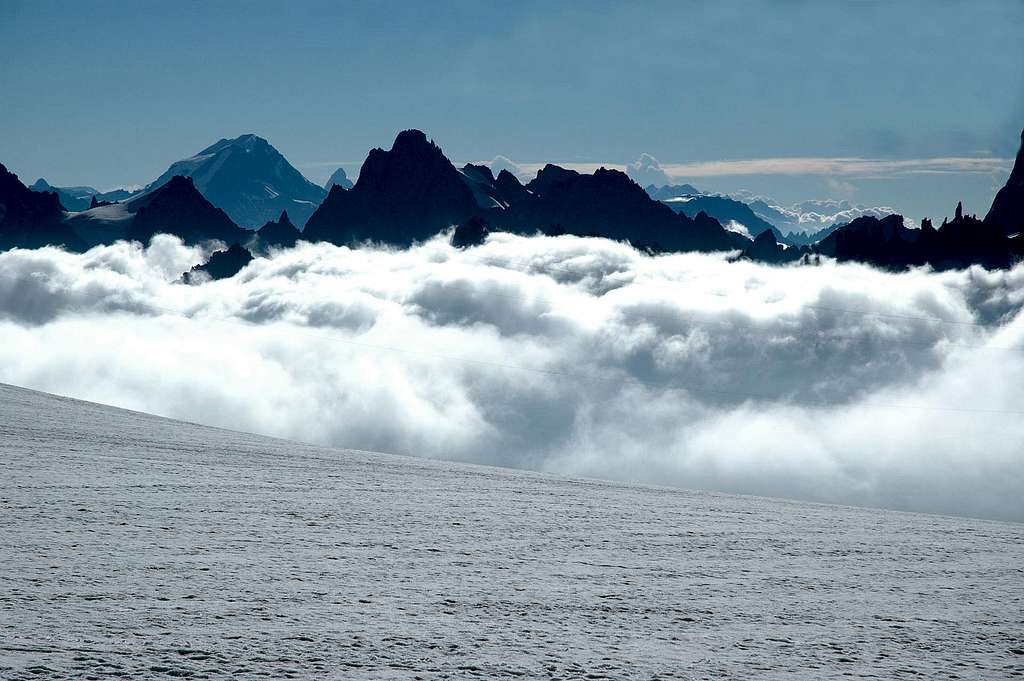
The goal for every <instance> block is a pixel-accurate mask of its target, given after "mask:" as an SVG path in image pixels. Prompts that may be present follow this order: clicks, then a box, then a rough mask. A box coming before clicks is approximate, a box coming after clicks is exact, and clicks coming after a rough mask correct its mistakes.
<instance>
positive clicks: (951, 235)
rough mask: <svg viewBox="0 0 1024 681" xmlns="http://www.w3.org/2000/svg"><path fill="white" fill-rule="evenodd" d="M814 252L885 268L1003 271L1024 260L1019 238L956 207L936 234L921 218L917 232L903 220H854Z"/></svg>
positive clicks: (895, 217) (1022, 241)
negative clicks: (975, 267)
mask: <svg viewBox="0 0 1024 681" xmlns="http://www.w3.org/2000/svg"><path fill="white" fill-rule="evenodd" d="M814 250H815V251H816V252H818V253H821V254H822V255H828V256H832V257H834V258H836V259H837V260H841V261H846V260H855V261H859V262H865V263H868V264H871V265H875V266H878V267H883V268H886V269H894V270H899V269H905V268H907V267H915V266H920V265H931V266H932V267H934V268H935V269H939V270H948V269H962V268H965V267H969V266H971V265H982V266H984V267H988V268H1006V267H1010V266H1011V265H1012V264H1013V263H1015V262H1017V261H1018V260H1019V259H1020V258H1021V256H1022V255H1024V239H1022V238H1021V237H1017V238H1013V239H1011V238H1010V237H1008V236H1007V235H1006V233H1005V231H1004V230H1003V228H1002V227H1000V226H998V225H994V224H991V223H988V222H983V221H982V220H979V219H978V218H977V217H975V216H969V215H964V214H963V207H962V205H961V204H957V208H956V214H955V217H954V218H953V220H951V221H950V220H945V221H943V223H942V225H941V226H939V227H938V229H936V228H935V227H933V226H932V223H931V221H930V220H928V219H927V218H925V219H924V220H923V221H922V223H921V228H920V229H910V228H908V227H906V226H905V225H904V224H903V216H901V215H889V216H887V217H884V218H881V219H879V218H876V217H874V216H864V217H859V218H857V219H855V220H853V221H852V222H850V223H849V224H847V225H843V226H841V227H839V228H837V229H836V230H835V231H834V232H832V234H830V235H829V236H827V237H826V238H825V239H823V240H822V241H821V242H820V243H819V244H817V246H816V247H815V248H814Z"/></svg>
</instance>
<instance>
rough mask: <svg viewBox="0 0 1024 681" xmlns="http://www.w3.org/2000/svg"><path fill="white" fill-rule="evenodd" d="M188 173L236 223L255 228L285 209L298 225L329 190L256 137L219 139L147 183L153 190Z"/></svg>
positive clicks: (204, 193)
mask: <svg viewBox="0 0 1024 681" xmlns="http://www.w3.org/2000/svg"><path fill="white" fill-rule="evenodd" d="M179 175H180V176H182V177H190V178H192V180H193V182H194V183H195V186H196V188H197V189H198V190H199V192H200V193H201V194H202V195H203V196H205V197H206V198H207V200H209V201H210V203H212V204H213V205H215V206H217V207H218V208H220V209H222V210H223V211H224V212H225V213H227V214H228V216H229V217H230V218H231V219H232V220H233V221H234V222H235V223H236V224H238V225H241V226H242V227H245V228H247V229H257V228H258V227H260V226H261V225H263V224H265V223H266V222H269V221H270V220H273V219H275V218H276V217H277V216H278V215H280V214H281V211H284V210H287V211H288V213H289V215H291V216H292V218H293V219H294V220H295V222H296V223H297V224H298V225H299V226H301V225H304V224H305V223H306V220H307V219H308V218H309V216H310V215H312V214H313V211H315V210H316V208H317V206H318V205H319V204H320V202H321V201H322V200H323V198H324V196H326V194H327V192H326V191H325V190H324V189H323V188H322V187H319V186H317V185H315V184H313V183H312V182H310V181H309V180H307V179H306V178H305V177H303V175H302V173H300V172H299V171H298V170H296V169H295V168H294V167H293V166H292V165H291V164H290V163H288V161H287V160H286V159H285V157H284V156H282V155H281V153H280V152H279V151H278V150H277V149H275V148H274V147H273V146H271V144H270V143H269V142H267V140H265V139H263V138H262V137H259V136H257V135H253V134H248V135H241V136H240V137H236V138H234V139H222V140H220V141H219V142H217V143H216V144H212V145H210V146H209V147H207V148H205V149H203V150H202V151H200V152H199V153H198V154H196V155H195V156H192V157H190V158H186V159H183V160H181V161H177V162H175V163H173V164H171V167H170V168H168V169H167V171H166V172H164V174H163V175H161V176H160V177H158V178H157V179H156V180H154V181H153V182H151V183H150V184H149V185H147V186H146V191H147V192H149V191H152V190H154V189H157V188H159V187H161V186H163V185H164V184H165V183H167V182H168V181H170V180H171V178H173V177H175V176H179Z"/></svg>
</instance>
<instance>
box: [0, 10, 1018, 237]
mask: <svg viewBox="0 0 1024 681" xmlns="http://www.w3.org/2000/svg"><path fill="white" fill-rule="evenodd" d="M1022 35H1024V3H1021V2H1017V1H1015V0H1014V1H1007V2H971V3H952V2H927V3H924V2H922V3H913V2H905V3H856V4H854V3H817V2H771V3H757V2H744V3H714V4H710V3H709V4H698V3H685V2H682V3H678V2H676V3H657V2H651V3H643V4H624V3H606V2H587V3H546V2H529V1H524V2H516V3H490V2H467V3H444V4H443V5H441V6H434V5H433V4H432V3H398V2H382V3H346V4H340V3H333V2H331V3H287V4H286V3H261V2H252V3H246V4H241V3H229V2H219V3H202V4H200V3H160V4H157V3H150V2H142V3H139V4H138V5H137V6H136V5H132V6H127V5H125V4H124V3H77V4H76V5H75V6H74V7H71V6H69V5H67V4H62V3H49V2H31V3H30V2H20V1H19V0H13V1H12V0H0V91H2V92H3V93H4V96H3V101H4V103H3V106H0V161H2V162H3V163H5V164H6V165H8V166H9V167H10V168H11V169H13V170H14V171H15V172H18V173H19V174H20V175H21V176H22V179H25V180H27V181H32V180H34V179H35V178H36V177H38V176H45V177H46V178H47V179H48V180H50V181H51V182H52V183H54V184H91V185H94V186H97V187H99V188H110V187H113V186H116V185H120V184H134V183H145V182H148V181H150V180H152V179H153V178H155V177H156V176H158V175H159V174H160V173H161V172H162V171H163V170H165V169H166V167H167V166H168V165H169V164H170V162H172V161H174V160H176V159H178V158H181V157H184V156H188V155H190V154H192V153H195V152H196V151H198V150H199V149H201V148H203V147H204V146H207V145H208V144H210V143H212V142H213V141H215V140H217V139H219V138H221V137H233V136H236V135H238V134H242V133H245V132H256V133H258V134H260V135H262V136H264V137H266V138H268V139H269V140H270V141H271V143H273V144H274V145H275V146H276V147H277V148H278V149H280V150H281V151H282V153H284V154H285V155H286V156H287V157H288V158H289V160H291V161H292V162H293V163H294V164H295V165H297V166H298V167H300V169H302V170H303V172H305V173H306V174H307V175H308V176H309V177H310V178H311V179H314V180H318V181H322V180H323V179H325V178H326V176H327V175H328V174H329V173H330V171H331V170H332V169H333V167H334V166H336V165H338V164H340V165H343V166H344V167H346V168H347V169H348V170H349V171H350V174H354V173H355V171H356V170H357V169H358V166H359V164H360V163H361V161H362V159H363V158H364V157H365V155H366V152H367V150H368V149H369V148H371V147H373V146H384V147H387V146H389V145H390V142H391V140H392V139H393V138H394V135H395V133H396V132H397V131H398V130H401V129H403V128H408V127H418V128H421V129H423V130H425V131H426V132H427V133H428V134H429V135H430V136H431V137H433V138H434V139H436V140H437V141H438V143H440V144H441V145H442V147H443V148H444V149H445V152H446V153H447V154H448V155H449V157H451V158H453V159H454V160H457V161H471V160H489V159H491V158H493V157H494V156H496V155H498V154H501V155H505V156H508V157H510V158H511V159H513V160H515V161H516V162H517V163H521V164H534V163H539V162H543V161H549V160H550V161H555V162H562V163H581V164H584V163H585V164H590V163H606V164H616V165H624V164H627V163H629V162H631V161H633V160H634V159H636V158H637V157H638V156H639V155H640V154H641V153H649V154H652V155H653V156H654V157H656V158H657V159H659V161H660V162H661V163H662V164H663V165H664V166H666V167H668V168H671V169H673V170H672V174H673V175H674V176H675V177H677V178H678V180H680V181H686V180H688V181H691V182H692V183H694V184H696V185H697V186H698V187H700V188H702V189H707V190H716V191H732V190H735V189H739V188H745V189H750V190H752V191H756V192H762V193H768V194H770V195H773V196H775V197H777V198H778V199H780V200H783V201H795V200H799V199H802V198H808V199H809V198H825V197H831V198H849V199H851V200H854V201H857V202H864V203H870V204H883V205H891V206H894V207H896V208H897V209H900V210H903V211H905V212H906V213H907V214H908V215H910V216H911V217H920V216H921V215H923V214H930V215H932V216H935V215H938V214H940V213H941V212H942V211H943V210H945V212H951V210H952V209H951V208H946V205H947V204H955V201H956V200H957V199H961V198H962V199H964V200H965V205H966V206H967V209H968V211H969V212H979V213H984V212H985V210H986V209H987V206H988V203H989V202H990V200H991V196H992V193H993V192H994V188H995V187H997V186H998V185H1000V184H1002V182H1003V181H1004V180H1005V176H1006V173H1007V172H1008V166H1007V165H1006V161H1005V160H1003V161H1001V160H1000V159H1006V158H1008V157H1012V156H1013V154H1014V152H1015V151H1016V148H1017V145H1018V143H1019V139H1020V137H1019V135H1020V131H1021V128H1022V127H1024V40H1022V39H1021V36H1022ZM851 158H854V159H871V160H873V161H878V162H879V163H873V164H862V163H853V164H850V163H848V162H846V161H844V160H842V159H851ZM963 158H969V159H973V161H972V162H966V161H948V162H940V163H938V165H936V163H935V162H933V161H929V162H928V163H923V164H922V163H916V164H914V163H912V164H909V165H908V164H902V165H901V164H893V163H889V164H886V163H881V161H895V160H913V161H922V160H924V161H927V160H929V159H963ZM778 159H788V160H786V161H778ZM794 159H819V161H817V162H815V161H807V163H806V166H801V165H800V162H799V161H797V160H794ZM820 159H832V160H834V159H840V160H839V161H833V162H831V163H826V164H824V165H823V164H822V163H821V162H820ZM979 159H981V160H982V161H978V160H979ZM723 160H724V161H730V162H731V163H726V164H722V163H719V162H720V161H723ZM750 160H758V161H760V163H759V164H750V163H747V162H748V161H750ZM711 162H715V163H711ZM737 162H740V163H737ZM823 168H824V169H823ZM936 168H940V169H939V170H936ZM677 171H678V172H679V173H682V174H679V175H677V174H676V172H677ZM754 171H756V172H754ZM709 173H710V174H709Z"/></svg>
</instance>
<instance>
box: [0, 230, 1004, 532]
mask: <svg viewBox="0 0 1024 681" xmlns="http://www.w3.org/2000/svg"><path fill="white" fill-rule="evenodd" d="M203 257H204V254H203V253H202V251H201V250H200V249H194V248H186V247H183V246H182V245H181V244H180V242H178V241H176V240H175V239H173V238H170V237H164V236H161V237H157V238H156V239H154V241H153V243H152V245H151V246H150V247H149V248H146V249H143V248H141V247H139V246H137V245H129V244H124V243H119V244H115V245H113V246H105V247H98V248H94V249H93V250H91V251H89V252H87V253H85V254H81V255H75V254H69V253H65V252H62V251H59V250H56V249H41V250H38V251H10V252H7V253H3V254H0V338H2V339H3V342H2V343H0V381H3V382H7V383H13V384H16V385H23V386H28V387H32V388H36V389H40V390H46V391H51V392H56V393H60V394H65V395H71V396H75V397H79V398H83V399H88V400H95V401H98V402H104V403H108V404H114V405H118V406H123V407H127V408H131V409H138V410H142V411H147V412H153V413H157V414H163V415H166V416H171V417H174V418H180V419H186V420H190V421H196V422H201V423H206V424H211V425H217V426H225V427H229V428H236V429H241V430H248V431H255V432H260V433H266V434H270V435H275V436H280V437H285V438H293V439H298V440H304V441H311V442H315V443H322V444H329V445H337V446H342V447H355V448H360V449H369V450H379V451H388V452H398V453H405V454H414V455H420V456H428V457H436V458H445V459H454V460H460V461H471V462H478V463H485V464H497V465H503V466H514V467H521V468H529V469H536V470H542V471H550V472H558V473H566V474H571V475H580V476H589V477H600V478H611V479H618V480H631V481H642V482H648V483H656V484H664V485H677V486H683V487H689V488H700V489H714V490H722V491H727V492H740V493H752V494H760V495H770V496H783V497H793V498H800V499H809V500H816V501H826V502H836V503H847V504H863V505H874V506H883V507H888V508H895V509H907V510H917V511H929V512H939V513H951V514H964V515H972V516H983V517H992V518H1003V519H1014V520H1024V502H1022V495H1021V491H1022V490H1024V418H1021V411H1024V356H1022V351H1024V319H1022V313H1021V306H1022V302H1024V267H1018V268H1016V269H1014V270H1012V271H1009V272H986V271H984V270H980V269H972V270H968V271H965V272H946V273H938V274H937V273H930V272H927V271H913V272H909V273H905V274H898V275H897V274H887V273H883V272H879V271H876V270H872V269H870V268H867V267H862V266H858V265H837V264H831V263H830V264H825V265H823V266H821V267H803V268H790V267H787V268H775V267H767V266H763V265H759V264H755V263H748V262H741V263H729V262H726V260H725V259H724V258H723V257H720V256H715V255H701V254H683V255H669V256H660V257H649V256H646V255H642V254H639V253H637V252H636V251H634V250H632V249H630V248H628V247H627V246H624V245H622V244H617V243H613V242H609V241H605V240H600V239H581V238H575V237H568V236H565V237H553V238H549V237H533V238H524V237H516V236H511V235H505V234H497V235H492V236H491V237H490V239H489V240H488V241H487V243H486V244H484V245H483V246H481V247H478V248H473V249H468V250H466V251H456V250H454V249H452V248H451V247H450V246H448V245H447V244H446V243H445V242H444V240H443V239H440V238H439V239H435V240H433V241H430V242H428V243H426V244H423V245H421V246H418V247H416V248H413V249H410V250H405V251H395V250H386V249H370V248H366V249H360V250H350V249H348V248H339V247H335V246H330V245H326V244H316V245H310V244H300V245H299V246H298V247H296V248H294V249H291V250H286V251H282V252H279V253H277V254H276V255H275V256H274V257H272V258H269V259H267V258H258V259H256V260H255V261H253V262H252V263H251V264H250V265H249V266H248V267H246V268H245V269H244V270H243V271H242V272H241V273H240V274H239V275H238V276H236V277H235V278H233V279H230V280H224V281H219V282H211V283H207V284H204V285H201V286H186V285H182V284H179V283H174V280H175V279H176V278H177V277H178V275H179V274H180V273H181V272H183V271H185V270H187V269H188V268H189V267H190V266H191V265H193V264H195V263H197V262H199V261H201V260H202V258H203ZM937 319H942V320H945V322H939V321H936V320H937Z"/></svg>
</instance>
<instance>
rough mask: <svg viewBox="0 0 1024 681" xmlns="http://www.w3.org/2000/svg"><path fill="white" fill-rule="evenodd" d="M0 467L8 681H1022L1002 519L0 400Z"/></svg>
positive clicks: (16, 391) (1017, 570) (7, 393)
mask: <svg viewBox="0 0 1024 681" xmlns="http://www.w3.org/2000/svg"><path fill="white" fill-rule="evenodd" d="M338 418H344V417H343V415H340V414H339V416H338ZM0 461H2V465H3V475H2V476H0V677H2V678H4V679H20V678H46V677H50V678H70V677H76V678H99V677H104V676H110V675H118V676H127V677H130V678H166V677H168V676H179V677H184V676H189V677H192V678H219V677H227V676H232V675H235V676H239V677H241V678H253V677H256V676H260V675H264V676H272V677H288V676H294V677H310V678H338V679H350V678H351V679H379V678H389V679H390V678H396V679H397V678H400V679H412V678H421V679H440V678H481V679H495V678H506V677H517V678H530V679H551V678H562V679H570V678H643V679H653V678H661V679H665V678H682V679H690V678H722V677H730V676H731V677H735V678H745V679H747V678H765V679H778V678H805V679H821V678H831V677H840V676H846V675H850V676H855V677H862V678H864V677H866V678H883V679H894V678H911V677H919V678H963V679H978V678H985V679H992V678H1003V677H1011V676H1020V675H1022V674H1024V640H1022V639H1024V600H1022V593H1024V588H1022V587H1024V541H1022V529H1024V526H1022V525H1020V524H1013V523H1001V522H993V521H980V520H969V519H960V518H949V517H941V516H928V515H915V514H908V513H895V512H885V511H876V510H864V509H854V508H848V507H838V506H825V505H813V504H806V503H796V502H786V501H779V500H772V499H765V498H757V497H739V496H727V495H721V494H710V493H695V492H688V491H682V490H672V489H664V488H654V487H641V486H630V485H625V484H617V483H603V482H592V481H584V480H572V479H566V478H558V477H549V476H543V475H539V474H531V473H524V472H517V471H509V470H501V469H492V468H484V467H473V466H468V465H458V464H449V463H440V462H435V461H426V460H418V459H407V458H400V457H394V456H387V455H381V454H371V453H365V452H356V451H343V450H333V449H324V448H317V447H312V446H306V445H299V444H293V443H289V442H285V441H281V440H273V439H269V438H265V437H259V436H255V435H247V434H243V433H237V432H230V431H225V430H217V429H213V428H207V427H201V426H196V425H192V424H187V423H182V422H177V421H171V420H167V419H162V418H158V417H155V416H148V415H144V414H138V413H133V412H127V411H122V410H118V409H114V408H111V407H105V406H100V405H96V404H91V403H86V402H79V401H75V400H71V399H66V398H61V397H55V396H52V395H47V394H44V393H38V392H33V391H29V390H24V389H21V388H14V387H9V386H0Z"/></svg>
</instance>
